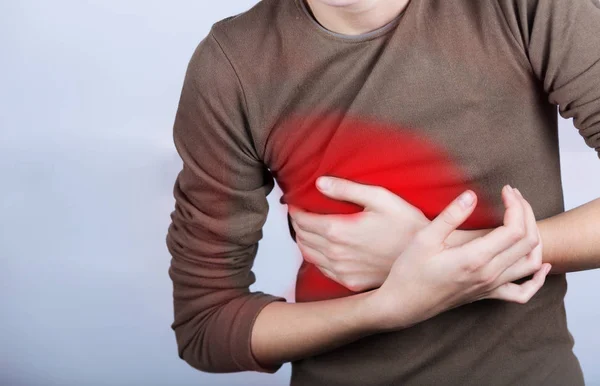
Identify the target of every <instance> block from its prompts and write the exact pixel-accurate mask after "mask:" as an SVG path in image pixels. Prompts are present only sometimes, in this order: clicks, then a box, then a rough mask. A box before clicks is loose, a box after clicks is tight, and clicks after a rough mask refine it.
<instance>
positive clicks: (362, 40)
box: [292, 0, 412, 44]
mask: <svg viewBox="0 0 600 386" xmlns="http://www.w3.org/2000/svg"><path fill="white" fill-rule="evenodd" d="M292 1H293V2H294V5H295V7H296V9H297V11H299V12H300V13H301V14H302V16H301V17H302V18H305V19H306V18H308V17H310V16H309V15H306V13H305V10H304V9H303V8H302V4H300V3H299V2H300V1H302V0H292ZM411 2H412V0H411ZM409 4H410V2H409ZM407 7H408V5H407ZM405 11H406V9H405V10H403V11H402V12H401V13H400V14H399V15H398V16H399V18H398V20H396V21H395V22H393V23H392V25H391V26H390V28H388V29H386V30H384V31H382V32H381V33H379V34H375V35H374V36H369V37H366V38H358V37H357V38H356V39H352V38H342V37H339V36H336V35H332V34H330V33H327V32H326V31H323V30H322V29H320V28H318V26H316V25H312V27H313V29H314V30H315V31H316V32H317V33H318V34H319V35H321V36H322V37H324V38H326V39H330V40H333V41H336V42H341V43H349V44H360V43H366V42H370V41H372V40H375V39H379V38H383V37H386V36H388V35H389V34H391V33H392V31H393V30H394V29H395V28H397V27H398V25H399V24H400V22H401V19H402V18H403V17H404V12H405ZM306 21H307V22H309V23H312V22H314V20H310V19H308V20H306ZM295 25H296V24H295ZM296 27H298V29H300V30H302V28H300V27H299V26H298V25H296Z"/></svg>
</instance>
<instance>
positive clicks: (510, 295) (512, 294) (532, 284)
mask: <svg viewBox="0 0 600 386" xmlns="http://www.w3.org/2000/svg"><path fill="white" fill-rule="evenodd" d="M550 268H552V266H551V265H550V264H544V265H543V266H542V267H541V268H540V269H539V270H538V271H537V272H536V273H535V275H533V277H532V278H531V280H528V281H526V282H524V283H522V284H515V283H506V284H503V285H501V286H500V287H497V288H495V289H494V290H493V291H492V292H491V293H490V294H489V295H488V296H486V298H488V299H500V300H506V301H510V302H516V303H521V304H524V303H527V302H528V301H529V300H530V299H531V298H532V297H533V295H535V294H536V293H537V292H538V291H539V289H540V288H542V286H543V285H544V282H545V281H546V277H547V275H548V272H550Z"/></svg>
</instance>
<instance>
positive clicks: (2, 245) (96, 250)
mask: <svg viewBox="0 0 600 386" xmlns="http://www.w3.org/2000/svg"><path fill="white" fill-rule="evenodd" d="M254 3H255V1H254V0H228V1H191V0H176V1H170V2H165V1H155V0H145V1H141V0H129V1H124V0H118V1H117V0H88V1H74V0H56V1H51V2H46V1H34V0H19V1H7V0H3V1H2V2H0V48H1V50H0V177H1V182H0V205H1V206H0V208H1V210H0V216H1V220H2V221H1V224H2V225H1V228H0V256H1V259H2V260H1V261H2V266H1V270H0V288H1V290H2V295H1V296H2V298H1V299H2V303H1V313H2V316H1V317H0V384H2V385H7V386H9V385H10V386H12V385H15V386H16V385H44V386H46V385H86V386H87V385H127V386H132V385H178V386H183V385H229V386H233V385H254V384H256V385H258V384H260V385H286V384H288V382H289V376H290V365H289V364H285V365H284V366H283V367H282V368H281V369H280V370H279V371H278V372H277V373H276V374H275V375H266V374H258V373H236V374H208V373H201V372H199V371H196V370H194V369H192V368H191V367H189V366H188V365H187V364H186V363H185V362H183V361H182V360H180V359H179V358H178V356H177V349H176V345H175V337H174V333H173V331H172V330H171V328H170V324H171V322H172V319H173V308H172V297H171V296H172V293H171V291H172V287H171V281H170V279H169V277H168V274H167V269H168V267H169V260H170V255H169V254H168V252H167V249H166V246H165V235H166V230H167V227H168V225H169V221H170V219H169V214H170V212H171V211H172V210H173V205H174V201H173V197H172V189H173V183H174V180H175V176H176V174H177V172H178V171H179V169H180V167H181V161H180V159H179V157H178V155H177V153H176V152H175V149H174V146H173V142H172V131H171V130H172V124H173V119H174V117H175V111H176V108H177V103H178V100H179V95H180V92H181V86H182V83H183V76H184V71H185V68H186V66H187V63H188V61H189V59H190V56H191V54H192V52H193V50H194V49H195V47H196V45H197V44H198V43H199V41H200V40H201V39H202V38H204V37H205V36H206V34H207V33H208V31H209V29H210V27H211V25H212V23H214V22H216V21H217V20H220V19H222V18H224V17H227V16H231V15H234V14H237V13H240V12H243V11H245V10H247V9H248V8H250V7H251V6H252V5H253V4H254ZM560 125H561V126H560V135H561V137H560V146H561V162H562V173H563V183H564V191H565V201H566V209H570V208H573V207H576V206H579V205H581V204H584V203H585V202H588V201H591V200H593V199H595V198H597V197H600V179H598V178H597V177H596V176H598V175H600V160H599V159H598V158H597V156H596V154H595V152H594V151H593V150H592V149H590V148H588V147H586V145H585V144H584V141H583V138H582V137H580V136H579V134H578V132H577V130H576V129H575V128H574V127H573V126H572V123H571V121H566V120H562V121H561V122H560ZM592 176H593V177H592ZM280 195H281V191H280V190H279V189H278V188H277V187H276V188H275V190H274V191H273V192H272V193H271V194H270V195H269V202H270V205H271V210H270V213H269V217H268V221H267V223H266V226H265V229H264V238H263V240H262V241H261V244H260V248H259V253H258V256H257V258H256V263H255V266H254V271H255V273H256V275H257V278H258V280H257V282H256V284H254V285H253V286H252V288H251V289H254V290H257V289H258V290H262V291H264V292H267V293H272V294H275V295H281V296H286V297H287V298H288V300H290V301H291V300H293V296H292V294H293V286H294V281H295V274H296V270H297V268H298V266H299V263H300V254H299V252H298V250H297V248H296V246H295V244H294V243H293V241H292V240H291V238H290V236H289V232H288V227H287V223H286V216H285V210H286V207H285V206H282V205H280V204H279V201H278V200H279V197H280ZM568 280H569V290H568V294H567V298H566V306H567V313H568V325H569V328H570V330H571V332H572V334H573V335H574V337H575V353H576V354H577V356H578V357H579V359H580V361H581V364H582V366H583V370H584V373H585V377H586V380H587V383H588V384H590V385H600V367H599V366H597V363H598V362H597V361H598V360H597V357H598V356H599V355H600V335H599V334H598V331H597V325H598V321H599V320H600V301H599V300H598V297H597V294H598V292H599V290H600V271H598V270H596V271H586V272H579V273H571V274H568Z"/></svg>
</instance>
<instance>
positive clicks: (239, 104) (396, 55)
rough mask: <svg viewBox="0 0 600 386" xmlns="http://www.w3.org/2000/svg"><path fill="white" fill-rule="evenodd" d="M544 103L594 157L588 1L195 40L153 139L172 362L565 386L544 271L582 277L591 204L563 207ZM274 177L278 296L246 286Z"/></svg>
mask: <svg viewBox="0 0 600 386" xmlns="http://www.w3.org/2000/svg"><path fill="white" fill-rule="evenodd" d="M557 106H558V109H559V112H560V114H561V115H562V116H563V117H565V118H574V125H575V126H576V128H577V129H578V131H579V133H580V134H581V136H582V138H583V139H584V140H585V142H586V144H587V145H588V146H589V147H591V148H594V149H595V150H596V151H597V152H598V154H599V156H600V4H599V3H598V2H597V1H596V0H573V1H563V0H512V1H501V0H498V1H485V2H483V1H481V2H475V1H468V0H453V1H448V0H262V1H260V2H258V3H257V4H256V5H254V6H253V7H252V8H250V9H248V10H247V11H245V12H243V13H240V14H237V15H233V16H229V17H226V18H224V19H222V20H219V21H218V22H216V23H214V24H213V25H212V27H211V30H210V32H209V33H208V35H207V36H206V37H205V38H204V39H202V41H201V42H200V43H199V45H198V47H197V48H196V50H195V52H194V54H193V55H192V58H191V60H190V62H189V65H188V68H187V72H186V76H185V80H184V83H183V88H182V93H181V97H180V101H179V107H178V109H177V114H176V117H175V123H174V128H173V132H174V142H175V145H176V147H177V150H178V152H179V154H180V156H181V158H182V160H183V168H182V170H181V172H180V173H179V175H178V176H177V179H176V182H175V187H174V196H175V210H174V211H173V213H172V214H171V220H172V221H171V225H170V227H169V230H168V233H167V239H166V242H167V246H168V248H169V251H170V253H171V255H172V259H171V265H170V269H169V274H170V277H171V279H172V281H173V299H174V322H173V324H172V328H173V329H174V331H175V335H176V340H177V344H178V351H179V356H180V357H181V358H182V359H184V360H185V361H186V362H187V363H189V364H190V365H191V366H192V367H194V368H196V369H199V370H202V371H207V372H220V373H224V372H237V371H259V372H266V373H274V372H276V371H277V370H278V369H279V368H280V367H281V366H282V364H283V363H286V362H291V364H292V373H291V380H290V382H291V385H309V384H310V385H348V386H351V385H432V384H443V385H515V384H519V385H542V384H543V385H583V384H584V379H583V374H582V371H581V367H580V365H579V362H578V360H577V358H576V356H575V355H574V353H573V350H572V348H573V344H574V341H573V337H572V335H571V334H570V332H569V330H568V328H567V324H566V315H565V309H564V295H565V293H566V289H567V283H566V276H565V273H566V272H570V271H577V270H583V269H593V268H598V267H600V245H598V243H596V242H595V240H597V239H598V237H599V234H598V229H600V228H599V227H598V226H597V222H596V221H597V220H596V219H597V218H598V216H597V215H599V214H600V200H594V201H591V202H589V203H587V204H585V205H582V206H580V207H577V208H575V209H572V210H569V211H565V210H564V203H563V198H562V186H561V180H560V163H559V153H558V133H557ZM582 167H584V166H583V165H582ZM320 177H323V178H320ZM325 177H327V178H325ZM275 180H277V183H278V185H279V186H280V187H281V190H282V192H283V196H282V198H281V200H280V202H281V203H282V204H287V205H288V211H289V212H288V221H289V224H288V225H289V228H290V234H291V236H292V237H293V238H294V239H295V241H296V243H297V245H298V247H299V249H300V251H301V252H302V256H303V258H304V261H303V262H302V266H301V267H300V270H299V272H298V277H297V282H296V302H294V303H292V302H287V301H286V299H285V298H283V297H280V296H274V295H271V294H266V293H263V292H260V291H254V292H250V290H249V286H250V285H251V284H252V283H254V282H255V276H254V273H253V272H252V265H253V262H254V259H255V256H256V253H257V251H258V244H259V240H260V239H261V238H262V226H263V225H264V222H265V220H266V216H267V213H268V210H269V207H268V204H267V201H266V196H267V195H268V194H269V193H270V192H271V190H272V189H273V187H274V181H275ZM317 181H318V182H319V183H320V182H321V181H326V182H327V181H328V182H330V188H329V189H325V188H320V187H317ZM512 186H514V187H516V189H514V188H512ZM462 193H464V195H463V194H462ZM499 193H500V194H499ZM459 197H460V198H459ZM282 258H286V256H282ZM550 267H551V269H552V270H551V271H549V269H550ZM590 306H594V305H593V304H590Z"/></svg>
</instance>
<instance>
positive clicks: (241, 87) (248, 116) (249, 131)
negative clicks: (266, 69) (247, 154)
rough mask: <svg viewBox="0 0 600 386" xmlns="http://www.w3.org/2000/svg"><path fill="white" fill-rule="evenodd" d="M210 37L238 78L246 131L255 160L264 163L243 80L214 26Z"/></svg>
mask: <svg viewBox="0 0 600 386" xmlns="http://www.w3.org/2000/svg"><path fill="white" fill-rule="evenodd" d="M209 35H210V37H212V38H213V39H214V41H215V42H216V43H217V46H219V49H220V50H221V52H222V53H223V56H224V57H225V59H226V60H227V63H229V66H230V67H231V70H232V71H233V73H234V74H235V78H236V80H237V82H238V85H239V86H240V90H241V91H242V97H243V100H244V112H245V116H246V120H247V126H246V127H245V129H246V131H247V133H248V135H249V136H250V139H251V140H252V150H253V151H254V157H253V158H255V159H256V160H257V161H260V162H262V160H261V159H260V158H261V156H260V154H258V151H257V149H256V141H255V140H254V136H253V135H252V130H250V122H251V121H252V119H251V118H250V111H249V109H248V98H247V96H246V91H245V90H244V85H243V83H242V79H241V77H240V75H239V73H238V71H237V70H236V68H235V66H234V65H233V62H232V61H231V59H230V58H229V56H228V55H227V53H226V52H225V50H224V49H223V45H222V44H221V42H219V40H218V39H217V37H216V36H215V33H214V26H213V28H211V30H210V33H209Z"/></svg>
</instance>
